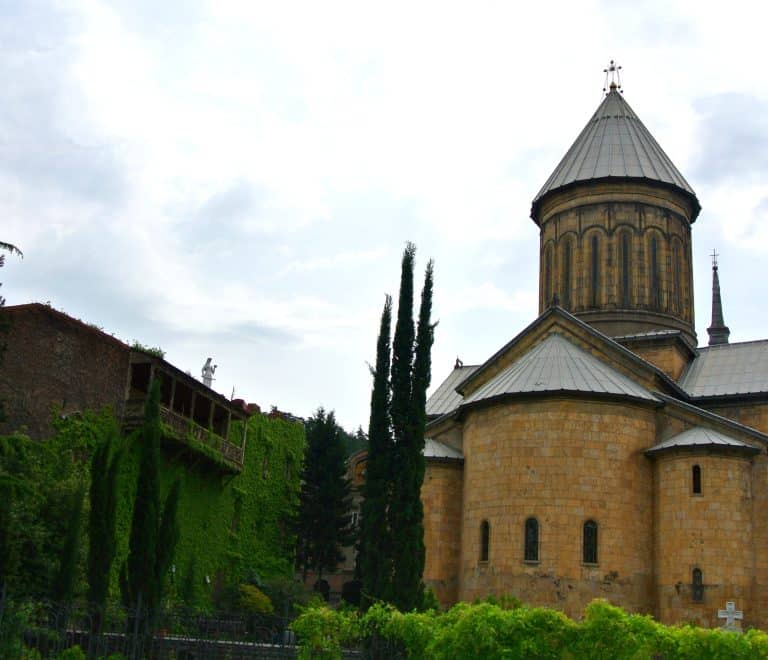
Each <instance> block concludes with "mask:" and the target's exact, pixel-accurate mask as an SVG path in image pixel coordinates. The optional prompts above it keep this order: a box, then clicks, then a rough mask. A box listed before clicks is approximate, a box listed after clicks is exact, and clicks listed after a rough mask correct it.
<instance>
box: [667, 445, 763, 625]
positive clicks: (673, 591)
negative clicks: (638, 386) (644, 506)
mask: <svg viewBox="0 0 768 660" xmlns="http://www.w3.org/2000/svg"><path fill="white" fill-rule="evenodd" d="M694 465H698V466H699V467H700V469H701V491H702V492H701V494H700V495H697V494H694V493H693V491H692V470H693V466H694ZM751 470H752V468H751V461H750V460H749V459H747V458H743V457H738V456H719V455H713V454H699V455H692V454H690V453H683V454H676V455H666V456H659V457H657V458H656V464H655V482H656V484H655V523H656V529H657V533H656V542H655V555H656V581H657V594H658V611H657V612H656V615H657V617H658V618H659V620H660V621H662V622H663V623H677V622H680V621H694V622H696V623H697V624H699V625H704V626H708V627H715V626H719V625H722V621H719V620H718V619H717V610H718V608H723V607H725V603H726V601H728V600H733V601H736V605H737V607H738V609H740V610H743V611H744V617H745V620H744V624H745V626H748V625H756V624H758V623H761V624H762V625H764V615H761V616H758V614H759V612H758V608H755V607H754V594H753V575H754V558H755V557H754V546H753V535H752V528H753V525H752V506H753V502H752V473H751ZM763 499H764V498H763ZM695 568H698V569H699V570H701V571H702V577H703V583H704V596H703V600H702V602H695V601H694V597H693V592H692V574H693V570H694V569H695ZM763 584H764V582H763ZM763 600H765V599H764V598H763ZM763 611H765V610H764V609H763Z"/></svg>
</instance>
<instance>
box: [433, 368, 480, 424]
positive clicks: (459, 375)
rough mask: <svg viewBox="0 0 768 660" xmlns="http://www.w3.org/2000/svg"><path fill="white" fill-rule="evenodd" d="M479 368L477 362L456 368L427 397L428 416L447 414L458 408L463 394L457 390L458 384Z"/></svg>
mask: <svg viewBox="0 0 768 660" xmlns="http://www.w3.org/2000/svg"><path fill="white" fill-rule="evenodd" d="M477 368H478V365H476V364H475V365H467V366H461V367H456V368H454V370H453V371H452V372H451V373H450V374H449V375H448V378H446V379H445V380H444V381H443V382H442V383H441V384H440V387H438V388H437V389H436V390H435V391H434V392H433V393H432V396H430V397H429V399H427V416H428V417H434V416H438V415H446V414H448V413H449V412H452V411H454V410H456V408H458V407H459V406H460V405H461V401H462V396H461V394H459V393H458V392H457V391H456V386H457V385H458V384H459V383H460V382H461V381H463V380H464V379H465V378H467V377H469V376H470V375H471V374H472V373H474V372H475V371H476V370H477Z"/></svg>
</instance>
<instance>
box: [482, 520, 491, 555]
mask: <svg viewBox="0 0 768 660" xmlns="http://www.w3.org/2000/svg"><path fill="white" fill-rule="evenodd" d="M490 549H491V525H490V524H489V522H488V521H487V520H483V522H482V523H480V561H488V555H489V553H490Z"/></svg>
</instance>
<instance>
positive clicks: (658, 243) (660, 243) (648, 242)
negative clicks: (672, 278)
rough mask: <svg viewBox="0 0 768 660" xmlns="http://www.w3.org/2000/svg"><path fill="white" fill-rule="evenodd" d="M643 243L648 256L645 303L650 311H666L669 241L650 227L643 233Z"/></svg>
mask: <svg viewBox="0 0 768 660" xmlns="http://www.w3.org/2000/svg"><path fill="white" fill-rule="evenodd" d="M643 242H644V243H645V255H646V257H645V260H646V264H645V266H646V267H645V272H646V281H645V286H644V287H643V288H644V289H645V291H646V295H645V296H644V297H645V301H646V304H647V306H648V308H649V309H652V310H654V311H664V310H666V308H667V305H666V298H667V296H666V289H667V286H666V284H667V282H668V269H667V268H665V265H666V255H667V245H668V240H667V238H666V236H665V234H664V232H662V231H661V230H660V229H658V228H657V227H648V228H647V229H646V230H645V231H644V232H643Z"/></svg>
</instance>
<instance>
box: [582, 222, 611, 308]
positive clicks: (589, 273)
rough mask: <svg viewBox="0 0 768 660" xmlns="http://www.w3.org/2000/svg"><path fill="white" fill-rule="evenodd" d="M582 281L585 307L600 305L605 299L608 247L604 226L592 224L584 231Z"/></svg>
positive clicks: (598, 306) (597, 306)
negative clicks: (584, 256) (584, 255)
mask: <svg viewBox="0 0 768 660" xmlns="http://www.w3.org/2000/svg"><path fill="white" fill-rule="evenodd" d="M583 243H584V246H585V248H584V250H585V253H586V258H585V260H584V282H585V287H584V289H585V303H586V307H587V309H598V308H600V307H602V306H603V305H604V304H605V302H606V300H605V297H606V296H605V284H606V279H607V278H606V267H605V264H606V254H607V252H608V249H609V241H608V232H607V230H606V229H605V227H600V226H599V225H592V226H590V227H589V228H588V229H587V230H586V231H585V232H584V241H583Z"/></svg>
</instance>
